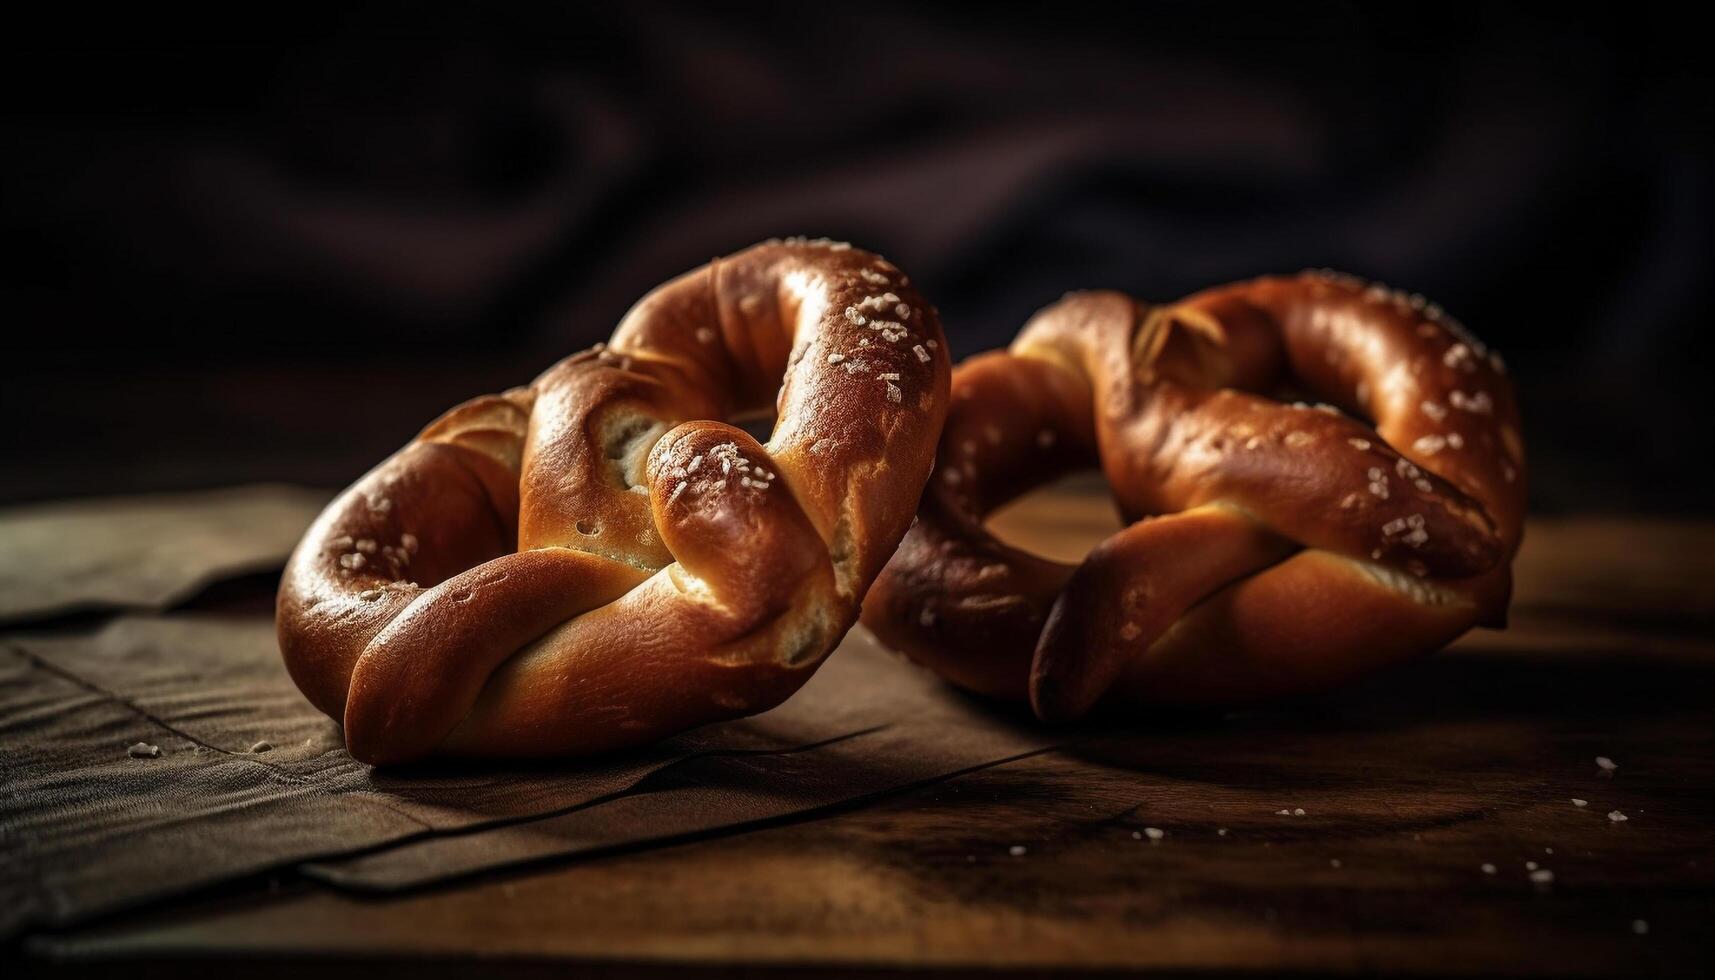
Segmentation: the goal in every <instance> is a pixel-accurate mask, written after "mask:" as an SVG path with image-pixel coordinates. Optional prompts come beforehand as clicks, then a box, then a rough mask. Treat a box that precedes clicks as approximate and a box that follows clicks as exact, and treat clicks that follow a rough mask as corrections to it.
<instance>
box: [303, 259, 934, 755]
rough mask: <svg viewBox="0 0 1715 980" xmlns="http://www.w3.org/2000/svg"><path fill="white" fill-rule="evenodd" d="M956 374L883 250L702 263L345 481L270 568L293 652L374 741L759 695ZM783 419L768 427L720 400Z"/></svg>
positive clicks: (826, 627) (590, 725)
mask: <svg viewBox="0 0 1715 980" xmlns="http://www.w3.org/2000/svg"><path fill="white" fill-rule="evenodd" d="M949 373H950V371H949V365H948V360H947V355H946V347H945V340H944V339H943V337H942V334H941V326H940V321H939V318H938V315H937V314H936V312H935V310H934V309H933V308H932V307H930V306H929V305H928V304H926V303H925V302H923V299H922V297H920V296H919V295H918V294H917V292H916V291H915V290H914V289H912V287H911V285H910V281H909V280H908V279H907V277H906V276H904V275H903V274H902V273H901V272H900V271H899V270H898V269H897V268H895V267H894V266H893V265H892V264H890V263H888V262H887V261H886V260H885V259H882V258H879V257H877V256H875V255H872V254H870V253H868V252H863V251H859V250H857V249H853V248H851V247H850V246H848V245H845V244H843V243H834V242H828V241H826V240H819V241H813V242H812V241H805V240H803V239H794V240H788V241H785V242H781V241H772V242H768V243H765V244H762V245H758V246H756V247H753V248H751V249H748V250H746V251H744V252H740V253H738V254H737V255H733V256H731V257H728V258H725V259H717V260H715V261H713V262H711V263H709V264H708V265H706V266H703V267H702V268H699V269H697V270H695V271H693V272H690V273H687V274H685V275H684V276H681V277H679V278H677V279H675V280H673V281H671V282H669V283H666V284H665V285H663V286H660V287H658V288H657V289H655V290H654V291H653V292H651V293H650V294H649V295H648V296H645V297H644V298H643V300H642V301H640V302H639V303H638V304H637V305H636V306H635V307H634V308H633V309H632V310H631V311H630V312H629V313H628V314H627V315H626V316H625V318H624V320H623V321H622V322H621V323H620V325H619V327H618V329H617V330H616V331H615V333H614V334H613V336H612V338H611V340H610V341H609V342H608V343H607V344H606V345H605V346H604V345H600V344H598V345H596V347H595V348H594V349H592V350H589V351H585V352H583V353H581V354H577V355H574V356H572V357H569V358H567V359H566V360H564V361H561V362H560V363H559V364H556V365H555V366H553V367H552V368H550V369H548V371H547V372H545V373H544V374H542V376H541V377H539V378H537V379H536V380H535V382H534V383H532V384H531V385H529V386H528V387H524V388H515V389H513V390H511V391H508V392H505V393H504V394H499V395H490V396H486V397H482V398H477V399H474V400H472V401H469V402H466V403H464V404H463V405H460V406H458V407H457V408H454V409H452V410H451V411H449V412H447V413H446V414H445V415H443V416H441V417H440V418H439V419H438V420H436V421H435V422H434V423H433V424H431V425H430V426H429V427H428V428H426V429H424V430H423V431H422V433H420V434H419V435H418V436H417V437H416V438H415V439H414V440H412V441H411V442H410V443H409V444H408V445H406V446H405V447H404V448H403V449H401V450H399V451H398V452H397V453H395V454H394V455H393V456H392V457H390V458H388V459H387V460H386V461H384V462H383V463H381V465H379V466H377V467H376V468H375V469H374V470H372V471H370V472H369V473H368V474H367V475H365V476H364V477H363V478H361V479H360V480H358V481H357V483H355V484H354V485H353V486H352V487H350V488H349V489H348V490H346V491H345V492H344V493H343V494H341V495H340V496H339V497H338V498H337V499H336V500H334V501H333V503H332V504H330V505H329V506H328V508H327V510H326V511H324V512H323V513H322V515H321V517H320V518H319V519H318V520H317V521H316V522H315V524H314V525H313V526H312V527H311V528H310V529H309V531H308V533H307V534H306V535H305V537H304V540H303V542H302V543H301V544H299V546H298V548H297V550H296V552H295V553H294V554H293V556H292V558H291V561H290V563H289V564H288V565H287V568H286V572H285V577H284V580H283V582H282V584H281V586H280V593H279V598H278V604H277V614H278V616H277V620H278V631H279V640H280V649H281V651H282V653H283V654H284V656H285V660H286V666H287V668H288V670H289V671H290V672H291V675H292V678H293V680H294V681H295V682H296V683H297V685H298V687H299V688H300V689H301V690H302V691H303V692H304V694H305V695H306V696H307V697H308V698H309V699H310V701H311V702H313V703H314V704H315V705H316V707H318V708H320V709H321V710H322V711H325V712H327V713H328V714H329V715H331V716H332V717H334V718H336V719H343V721H344V724H345V735H346V743H347V745H348V746H349V747H350V749H351V753H352V754H353V755H354V756H356V757H357V758H358V759H360V760H363V761H365V762H371V763H391V762H401V761H406V760H410V759H416V758H420V757H423V756H427V755H430V754H449V755H483V756H542V755H560V754H572V753H588V752H596V751H601V750H606V749H614V748H619V747H624V746H629V745H635V744H641V743H645V742H649V741H653V740H656V739H659V738H661V737H663V736H666V735H670V734H672V733H675V732H678V731H681V730H684V729H687V728H690V727H693V726H696V725H700V724H704V723H707V722H712V721H717V720H722V719H726V718H732V717H736V716H739V715H744V714H750V713H753V712H757V711H762V710H764V709H766V708H769V707H772V706H773V705H775V704H777V703H779V702H780V701H782V700H784V699H785V698H786V697H787V696H788V695H789V694H791V693H792V692H793V691H795V690H796V689H797V688H798V687H799V685H801V684H803V683H804V681H805V680H806V679H807V678H808V677H809V675H810V674H811V672H812V671H814V669H815V668H816V666H817V665H818V664H819V663H820V661H821V659H822V658H823V657H824V656H825V655H826V654H827V652H828V651H829V650H831V649H832V648H833V647H834V645H835V644H836V643H837V642H838V641H839V639H840V637H841V636H843V635H844V634H845V632H846V630H847V629H849V628H850V627H851V625H852V623H853V621H854V620H855V619H856V616H857V606H858V602H859V601H860V600H861V599H862V597H863V594H864V592H865V590H866V589H867V588H868V586H869V584H870V582H871V581H872V580H873V579H874V578H875V575H876V574H877V572H878V571H879V570H880V568H881V566H882V565H883V564H884V563H885V562H886V561H887V559H888V557H889V556H890V555H891V554H892V553H893V549H894V546H895V545H896V544H897V543H898V541H899V539H900V536H901V535H902V534H904V532H905V530H906V528H907V527H908V526H909V524H910V522H911V520H912V516H913V513H914V512H915V510H916V506H917V500H918V497H919V496H920V495H921V492H922V489H923V485H924V482H925V481H926V480H927V479H928V475H929V471H930V468H931V467H932V465H933V463H934V452H935V440H936V437H937V436H938V435H939V433H940V431H941V425H942V422H943V420H944V419H945V416H946V410H947V404H948V394H947V393H948V378H949ZM782 379H784V380H782ZM770 411H772V412H774V413H775V414H776V417H777V419H778V421H777V422H776V423H775V426H774V430H773V434H772V436H771V438H770V439H769V441H768V443H767V444H766V445H763V444H759V443H758V442H757V441H756V440H755V439H753V438H751V437H750V436H749V435H747V434H746V433H745V431H744V430H743V429H740V428H735V427H734V426H732V425H729V424H727V423H726V422H722V421H710V420H715V419H733V418H741V417H744V416H747V415H764V416H765V415H767V414H768V413H769V412H770Z"/></svg>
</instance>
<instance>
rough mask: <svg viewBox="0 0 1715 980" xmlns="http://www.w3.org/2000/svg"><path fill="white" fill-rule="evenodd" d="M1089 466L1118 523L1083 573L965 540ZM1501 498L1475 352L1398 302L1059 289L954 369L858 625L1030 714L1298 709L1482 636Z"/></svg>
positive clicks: (1317, 280) (1508, 451) (1303, 292)
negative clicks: (1268, 705) (1326, 693)
mask: <svg viewBox="0 0 1715 980" xmlns="http://www.w3.org/2000/svg"><path fill="white" fill-rule="evenodd" d="M1282 393H1294V394H1299V395H1303V396H1308V397H1314V398H1320V399H1323V400H1324V402H1325V404H1319V405H1309V404H1305V403H1303V402H1298V403H1296V404H1290V405H1289V404H1283V403H1281V402H1279V401H1276V400H1275V399H1274V398H1273V397H1272V396H1274V395H1277V394H1282ZM1363 420H1374V421H1373V427H1372V425H1371V423H1370V422H1368V421H1363ZM1092 465H1099V466H1100V467H1101V468H1102V470H1103V472H1104V474H1105V475H1106V477H1107V479H1108V483H1109V484H1110V486H1111V487H1112V488H1113V492H1114V495H1115V499H1116V502H1117V503H1118V505H1119V509H1120V512H1121V515H1122V516H1123V517H1124V518H1125V519H1126V520H1127V521H1128V522H1133V523H1131V524H1130V526H1129V527H1127V528H1126V529H1125V530H1123V531H1121V532H1119V533H1118V534H1116V535H1114V536H1113V537H1112V538H1110V539H1108V540H1107V541H1105V542H1103V543H1102V544H1101V545H1099V546H1098V547H1097V548H1096V549H1095V550H1094V551H1092V552H1091V553H1090V555H1089V556H1088V557H1087V558H1086V559H1085V560H1084V561H1083V562H1082V563H1081V564H1079V565H1077V566H1067V565H1061V564H1058V563H1054V562H1050V561H1046V560H1044V559H1042V558H1039V557H1036V556H1033V555H1029V554H1026V553H1024V552H1021V551H1019V550H1017V549H1014V548H1011V547H1008V546H1007V545H1005V544H1002V543H1001V542H1000V541H998V540H996V539H995V538H994V537H993V536H992V535H990V534H989V533H988V531H987V530H986V529H985V528H984V526H983V519H984V518H985V517H986V516H987V515H988V514H989V513H990V512H991V511H993V510H994V509H995V508H996V507H998V506H1000V505H1001V504H1003V503H1005V502H1006V501H1008V500H1011V499H1013V498H1015V497H1017V496H1019V495H1020V494H1022V493H1024V492H1026V491H1028V490H1030V489H1031V488H1033V487H1035V486H1039V485H1041V484H1042V483H1045V482H1047V481H1048V480H1051V479H1053V478H1055V477H1057V476H1059V475H1061V474H1063V473H1065V472H1068V471H1070V470H1073V469H1079V468H1087V467H1089V466H1092ZM1524 501H1525V469H1524V446H1523V442H1522V439H1521V437H1520V433H1519V420H1518V408H1517V405H1516V403H1515V401H1514V398H1513V393H1512V386H1511V385H1510V384H1509V383H1508V382H1507V380H1506V377H1505V369H1504V366H1503V365H1502V364H1501V361H1500V358H1499V357H1498V356H1497V355H1495V354H1493V353H1491V352H1489V351H1488V350H1487V349H1486V348H1485V347H1483V345H1482V344H1481V343H1479V342H1478V341H1477V340H1476V339H1474V338H1473V337H1471V336H1470V335H1469V334H1467V333H1466V332H1465V331H1464V330H1463V328H1461V327H1460V326H1459V325H1458V324H1457V323H1456V322H1454V321H1453V320H1452V319H1450V318H1449V317H1447V316H1446V315H1445V314H1443V313H1442V312H1441V311H1440V310H1439V309H1438V308H1437V307H1435V306H1434V305H1432V304H1429V303H1426V302H1425V301H1424V300H1423V298H1422V297H1420V296H1406V295H1404V294H1401V293H1397V292H1393V291H1390V290H1388V289H1386V288H1385V287H1380V286H1370V285H1366V284H1364V283H1362V282H1360V281H1358V280H1356V279H1354V278H1352V277H1350V276H1344V275H1340V274H1337V273H1332V272H1316V273H1305V274H1302V275H1298V276H1285V277H1268V278H1263V279H1257V280H1254V281H1251V282H1243V283H1235V284H1232V285H1228V286H1223V287H1220V288H1217V289H1212V290H1209V291H1207V292H1203V293H1199V294H1197V295H1195V296H1192V297H1190V298H1188V299H1186V300H1183V301H1181V302H1179V303H1176V304H1173V305H1171V306H1166V307H1151V306H1149V305H1147V304H1143V303H1140V302H1137V301H1135V300H1133V299H1131V298H1130V297H1128V296H1125V295H1123V294H1120V293H1111V292H1096V293H1078V294H1072V295H1069V296H1067V297H1066V298H1065V299H1064V300H1062V301H1060V302H1059V303H1056V304H1054V305H1053V306H1050V307H1048V308H1047V309H1045V310H1043V311H1042V312H1041V313H1039V314H1037V315H1036V317H1035V318H1033V319H1032V320H1031V322H1030V323H1029V324H1028V325H1027V326H1026V327H1025V329H1024V331H1023V332H1022V333H1021V334H1020V335H1019V337H1018V339H1017V340H1016V341H1015V342H1014V343H1013V344H1012V346H1011V348H1009V349H1008V350H1007V351H1005V352H992V353H987V354H982V355H978V356H976V357H972V358H970V359H969V360H966V361H965V362H963V363H962V364H960V365H959V367H958V370H957V371H955V372H954V376H953V406H952V409H951V410H950V412H949V415H948V419H947V428H946V430H945V431H944V432H943V434H942V437H941V446H940V453H939V458H938V461H937V465H936V470H935V473H934V475H933V477H932V478H931V481H930V487H929V489H928V491H927V492H926V493H925V494H924V498H923V503H922V507H921V511H920V514H919V521H918V523H917V525H916V526H915V527H913V529H912V530H911V531H910V533H908V534H907V535H906V538H905V540H904V542H903V543H902V544H901V545H900V549H899V552H898V554H896V555H895V557H894V559H893V561H892V563H890V564H889V565H888V567H887V568H886V569H885V570H884V571H883V572H882V574H881V576H880V578H879V579H878V580H877V581H876V584H875V586H874V587H873V588H872V589H871V591H870V595H869V599H868V602H867V604H866V609H865V612H864V621H865V623H866V624H868V625H869V626H870V627H871V628H872V629H873V630H874V631H875V632H876V633H877V634H878V635H879V636H880V637H881V638H882V639H883V640H884V641H886V642H888V643H890V644H892V645H894V646H896V647H898V648H899V649H901V650H903V651H905V652H906V653H907V654H909V655H910V656H911V657H913V658H914V659H916V660H918V661H920V662H922V663H925V664H927V665H928V666H930V667H932V668H934V669H935V670H937V671H939V672H940V673H941V674H942V675H944V676H946V677H947V678H949V679H950V680H952V681H953V682H954V683H957V684H959V685H961V686H964V687H966V688H969V689H971V690H974V691H977V692H979V693H983V694H988V695H991V696H995V697H1004V698H1014V699H1022V698H1025V697H1028V698H1029V699H1030V701H1031V703H1032V705H1033V707H1034V708H1035V710H1036V712H1037V714H1038V715H1040V716H1041V717H1043V718H1045V719H1066V718H1073V717H1077V716H1079V715H1081V714H1083V713H1084V712H1086V711H1088V710H1089V709H1090V708H1091V707H1092V706H1093V705H1094V704H1095V703H1096V702H1097V701H1098V700H1101V699H1103V698H1108V699H1110V700H1113V701H1116V702H1128V703H1142V704H1181V705H1212V704H1227V703H1233V702H1241V701H1248V700H1255V699H1259V698H1265V697H1272V696H1277V695H1283V694H1289V693H1297V692H1302V691H1307V690H1312V689H1316V688H1320V687H1324V686H1327V685H1331V684H1334V683H1337V682H1338V681H1340V680H1343V679H1345V678H1348V677H1350V676H1352V675H1354V674H1356V673H1359V672H1361V671H1364V670H1367V669H1370V668H1372V667H1374V666H1377V665H1380V664H1383V663H1387V662H1390V661H1393V660H1397V659H1399V658H1402V657H1405V656H1409V655H1411V654H1414V653H1419V652H1423V651H1427V650H1432V649H1435V648H1437V647H1440V646H1442V645H1444V644H1445V643H1447V642H1448V641H1450V640H1452V639H1453V638H1454V637H1456V636H1458V635H1459V634H1460V633H1463V632H1464V631H1465V630H1467V629H1469V628H1470V627H1472V626H1473V625H1477V624H1479V623H1488V624H1498V623H1500V622H1502V621H1503V620H1504V617H1505V612H1506V606H1507V601H1508V598H1509V595H1510V589H1511V561H1512V557H1513V555H1514V554H1515V553H1516V552H1517V550H1518V546H1519V541H1520V537H1521V534H1522V527H1523V518H1524Z"/></svg>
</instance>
